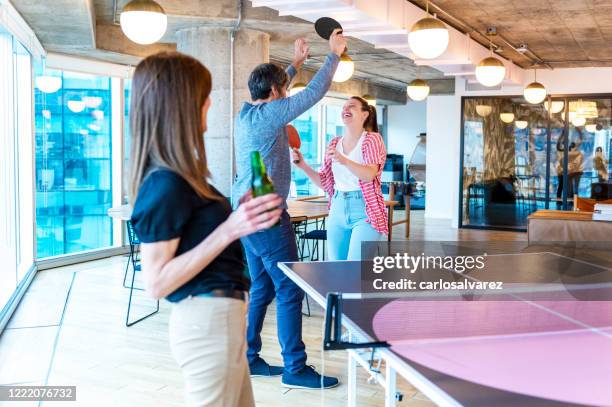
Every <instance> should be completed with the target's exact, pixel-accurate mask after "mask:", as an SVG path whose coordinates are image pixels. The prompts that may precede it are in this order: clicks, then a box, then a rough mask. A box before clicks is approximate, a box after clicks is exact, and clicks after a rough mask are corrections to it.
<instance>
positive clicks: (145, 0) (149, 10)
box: [119, 0, 168, 45]
mask: <svg viewBox="0 0 612 407" xmlns="http://www.w3.org/2000/svg"><path fill="white" fill-rule="evenodd" d="M119 21H120V23H121V29H122V30H123V33H124V34H125V35H126V36H127V37H128V38H129V39H130V40H132V41H134V42H135V43H137V44H143V45H148V44H153V43H154V42H157V41H159V40H160V39H161V38H162V37H163V36H164V34H165V33H166V28H168V17H167V16H166V13H165V12H164V9H163V8H162V7H161V6H160V5H159V4H157V3H156V2H155V1H153V0H132V1H130V2H129V3H128V4H126V5H125V7H124V8H123V11H122V12H121V16H120V20H119Z"/></svg>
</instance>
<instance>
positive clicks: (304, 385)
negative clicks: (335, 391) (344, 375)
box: [281, 366, 338, 389]
mask: <svg viewBox="0 0 612 407" xmlns="http://www.w3.org/2000/svg"><path fill="white" fill-rule="evenodd" d="M321 379H322V380H321ZM281 383H282V385H283V386H285V387H288V388H290V389H330V388H332V387H336V386H337V385H338V379H336V378H335V377H329V376H321V375H320V374H318V373H317V372H316V370H314V368H313V367H312V366H304V367H303V368H302V370H300V371H299V372H297V373H294V374H291V373H287V372H286V371H285V372H284V373H283V379H282V381H281Z"/></svg>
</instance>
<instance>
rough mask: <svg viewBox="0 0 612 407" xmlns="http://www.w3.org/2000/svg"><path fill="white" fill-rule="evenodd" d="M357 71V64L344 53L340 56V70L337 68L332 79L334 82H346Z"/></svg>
mask: <svg viewBox="0 0 612 407" xmlns="http://www.w3.org/2000/svg"><path fill="white" fill-rule="evenodd" d="M354 71H355V63H354V62H353V60H352V59H351V57H349V56H348V55H347V53H346V52H344V53H342V56H340V63H338V68H336V73H335V74H334V77H333V78H332V81H334V82H346V81H348V80H349V79H350V77H351V76H353V72H354Z"/></svg>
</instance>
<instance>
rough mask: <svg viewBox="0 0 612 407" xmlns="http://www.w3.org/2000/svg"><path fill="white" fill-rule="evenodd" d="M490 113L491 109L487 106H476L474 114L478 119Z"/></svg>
mask: <svg viewBox="0 0 612 407" xmlns="http://www.w3.org/2000/svg"><path fill="white" fill-rule="evenodd" d="M492 111H493V108H492V107H491V106H489V105H476V113H477V114H478V116H480V117H487V116H488V115H490V114H491V112H492Z"/></svg>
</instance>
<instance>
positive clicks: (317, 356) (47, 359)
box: [0, 211, 526, 407]
mask: <svg viewBox="0 0 612 407" xmlns="http://www.w3.org/2000/svg"><path fill="white" fill-rule="evenodd" d="M396 213H397V212H396ZM397 215H398V216H400V217H401V216H403V215H402V214H401V213H399V214H397ZM412 218H413V219H412V227H411V238H412V239H417V240H423V239H425V240H525V239H526V234H524V233H514V232H489V231H482V230H466V229H461V230H457V229H452V228H450V227H449V226H448V222H443V221H433V220H426V219H424V218H423V212H422V211H413V212H412ZM393 234H394V238H395V239H400V238H402V237H403V235H404V229H403V226H402V227H396V228H395V229H394V233H393ZM125 261H126V259H125V257H113V258H109V259H104V260H98V261H93V262H88V263H83V264H79V265H74V266H68V267H62V268H57V269H52V270H46V271H41V272H39V273H38V274H37V275H36V277H35V279H34V281H33V283H32V285H31V286H30V289H29V290H28V292H27V294H26V295H25V297H24V299H23V300H22V302H21V304H20V305H19V308H18V310H17V312H16V313H15V315H14V316H13V318H12V319H11V321H10V322H9V325H8V326H7V328H6V330H5V331H4V333H3V334H2V336H0V384H2V385H7V384H30V385H42V384H49V385H76V386H77V402H76V403H75V402H67V403H59V402H53V403H42V404H43V405H49V406H61V405H66V406H111V405H112V406H180V405H182V378H181V375H180V371H179V370H178V368H177V366H176V364H175V362H174V360H173V359H172V357H171V355H170V352H169V348H168V341H167V336H168V332H167V321H168V314H169V309H170V306H169V304H168V303H166V302H162V304H161V311H160V312H159V313H158V314H157V315H155V316H153V317H151V318H149V319H147V320H145V321H143V322H141V323H139V324H137V325H135V326H133V327H130V328H126V327H125V325H124V318H125V312H126V307H127V299H128V290H126V289H125V288H123V287H122V278H123V270H124V267H125ZM134 301H135V302H136V303H137V304H139V305H138V306H136V307H135V309H134V311H135V312H136V313H143V312H147V311H148V310H150V309H151V307H152V306H153V301H152V300H151V299H149V298H148V297H146V295H145V294H143V293H142V292H138V293H137V294H136V298H135V300H134ZM311 303H312V302H311ZM312 308H313V312H314V313H313V315H312V316H311V317H310V318H304V324H303V336H304V342H305V343H306V348H307V352H308V364H312V365H315V366H316V367H317V369H319V370H321V368H322V366H323V360H322V359H321V358H322V352H321V350H320V349H321V337H322V322H323V318H322V314H321V309H320V308H318V307H316V306H314V305H313V306H312ZM262 335H263V342H264V351H263V354H262V356H263V357H264V358H265V359H266V360H267V361H269V362H271V363H280V362H281V359H280V356H279V353H280V348H279V346H278V342H277V338H276V324H275V310H274V306H273V305H272V306H270V309H269V313H268V317H267V319H266V323H265V326H264V330H263V333H262ZM324 356H325V361H324V366H325V373H326V374H329V375H334V376H338V377H339V378H340V381H341V383H345V382H346V372H345V368H346V367H345V363H346V354H345V353H344V352H331V353H329V352H327V353H325V355H324ZM253 385H254V391H255V398H256V401H257V405H258V406H266V407H267V406H291V407H295V406H298V405H299V406H343V405H345V404H346V386H345V385H340V386H339V387H337V388H335V389H330V390H326V391H324V392H321V391H306V390H287V389H284V388H282V387H281V385H280V379H279V378H256V379H253ZM399 385H400V390H401V391H402V393H403V395H404V401H402V402H401V403H399V405H400V406H432V405H433V403H431V402H430V401H429V400H427V398H426V397H425V396H423V395H422V394H421V393H419V392H418V391H417V390H416V389H414V388H413V387H412V386H410V384H409V383H406V382H403V381H401V379H400V380H399ZM383 395H384V393H383V390H382V388H381V387H379V386H377V385H374V384H368V383H367V375H366V374H365V372H364V371H363V370H362V369H360V373H359V377H358V398H359V405H360V406H381V405H383ZM0 405H3V406H4V405H15V406H18V407H26V406H28V407H29V406H34V405H38V403H27V402H19V403H11V404H9V403H4V404H2V403H0Z"/></svg>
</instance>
